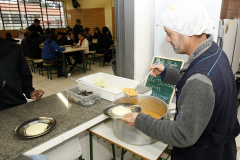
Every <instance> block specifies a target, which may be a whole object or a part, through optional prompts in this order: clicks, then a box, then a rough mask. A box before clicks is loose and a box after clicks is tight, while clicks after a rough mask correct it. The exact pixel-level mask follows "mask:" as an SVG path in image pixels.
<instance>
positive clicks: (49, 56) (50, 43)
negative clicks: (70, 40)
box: [42, 33, 65, 77]
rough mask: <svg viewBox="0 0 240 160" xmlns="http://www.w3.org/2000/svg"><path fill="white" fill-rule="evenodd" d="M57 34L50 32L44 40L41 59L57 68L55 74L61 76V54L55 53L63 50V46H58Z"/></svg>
mask: <svg viewBox="0 0 240 160" xmlns="http://www.w3.org/2000/svg"><path fill="white" fill-rule="evenodd" d="M56 40H57V35H56V34H54V33H50V34H49V36H48V39H47V40H45V41H44V45H43V49H42V59H43V62H44V63H46V64H54V65H55V66H56V68H57V76H58V77H62V76H64V75H63V74H62V68H63V66H62V56H61V54H57V53H56V50H57V51H58V52H62V51H65V47H60V46H59V45H58V44H57V42H56Z"/></svg>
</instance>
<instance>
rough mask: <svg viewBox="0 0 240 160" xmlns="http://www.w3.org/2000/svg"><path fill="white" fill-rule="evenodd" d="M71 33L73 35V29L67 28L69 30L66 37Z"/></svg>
mask: <svg viewBox="0 0 240 160" xmlns="http://www.w3.org/2000/svg"><path fill="white" fill-rule="evenodd" d="M72 33H73V29H72V28H69V29H68V30H67V31H66V36H70V35H71V34H72Z"/></svg>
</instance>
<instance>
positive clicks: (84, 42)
mask: <svg viewBox="0 0 240 160" xmlns="http://www.w3.org/2000/svg"><path fill="white" fill-rule="evenodd" d="M80 42H81V40H79V41H78V43H77V44H76V46H78V47H82V48H88V49H86V50H84V53H85V54H88V53H89V45H88V40H87V38H85V39H84V40H83V42H82V45H81V46H80Z"/></svg>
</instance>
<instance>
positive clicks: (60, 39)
mask: <svg viewBox="0 0 240 160" xmlns="http://www.w3.org/2000/svg"><path fill="white" fill-rule="evenodd" d="M57 44H58V45H59V46H64V45H69V42H68V39H67V37H66V36H65V35H64V33H63V32H58V33H57Z"/></svg>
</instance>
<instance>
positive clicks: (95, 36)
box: [92, 27, 101, 39]
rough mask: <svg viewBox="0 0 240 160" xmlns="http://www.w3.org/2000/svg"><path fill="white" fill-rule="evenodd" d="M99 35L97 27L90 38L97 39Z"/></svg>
mask: <svg viewBox="0 0 240 160" xmlns="http://www.w3.org/2000/svg"><path fill="white" fill-rule="evenodd" d="M99 34H101V31H100V29H99V28H98V27H96V28H94V35H93V37H92V38H94V39H98V36H99Z"/></svg>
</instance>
